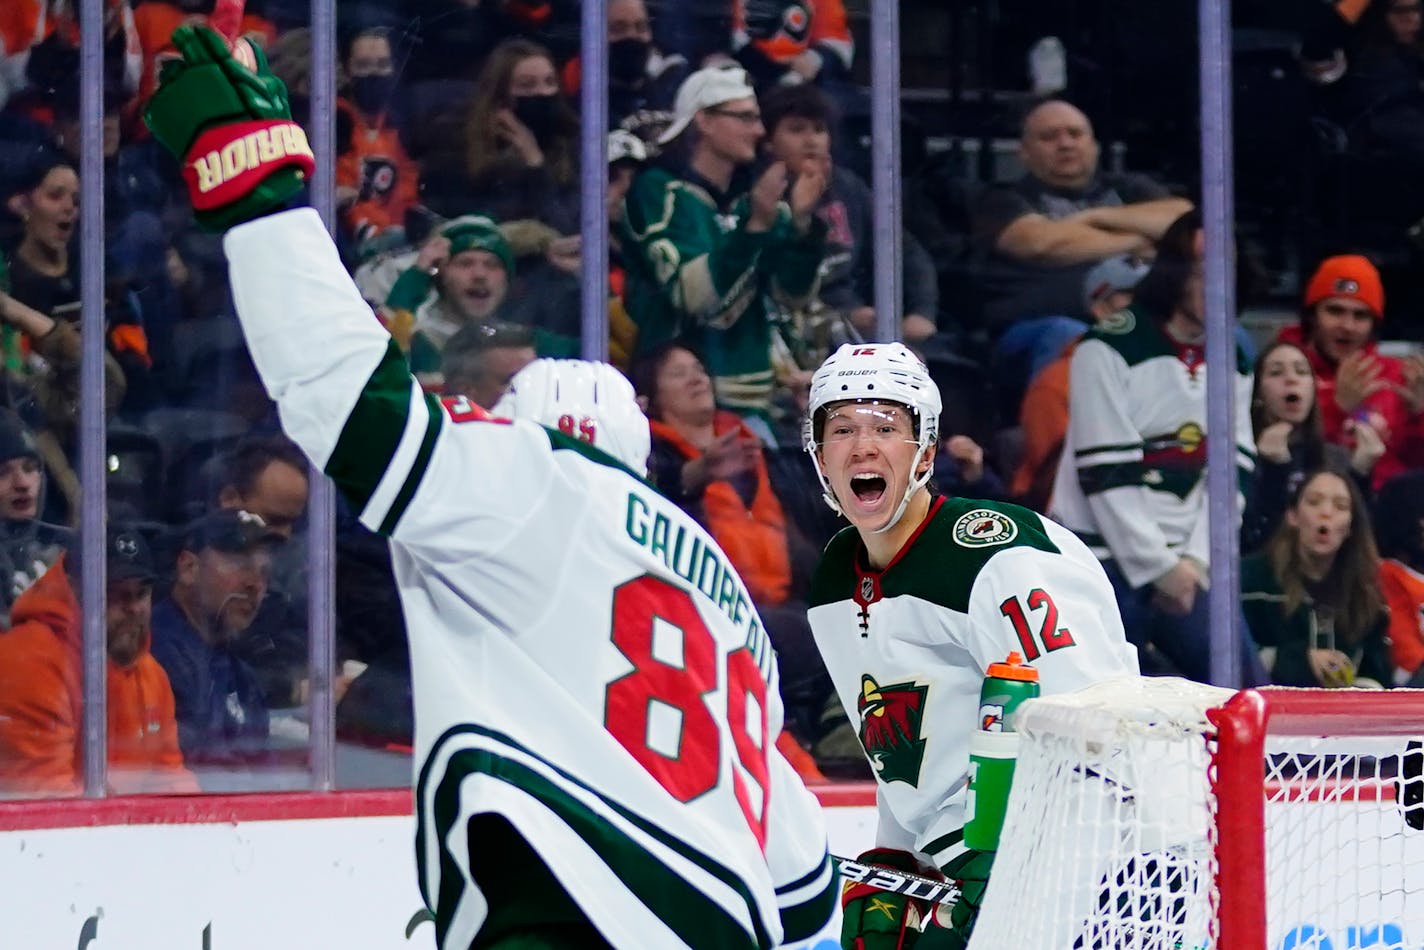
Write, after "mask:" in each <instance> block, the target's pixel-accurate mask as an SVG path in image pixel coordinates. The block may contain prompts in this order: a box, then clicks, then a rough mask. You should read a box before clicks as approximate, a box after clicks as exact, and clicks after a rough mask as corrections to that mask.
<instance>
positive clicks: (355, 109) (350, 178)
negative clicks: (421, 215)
mask: <svg viewBox="0 0 1424 950" xmlns="http://www.w3.org/2000/svg"><path fill="white" fill-rule="evenodd" d="M342 65H343V66H344V67H345V70H346V76H347V80H346V85H345V88H344V89H343V90H342V95H341V97H340V98H339V99H337V101H336V107H337V116H338V121H337V131H338V145H337V147H338V157H337V160H336V187H337V193H338V198H339V200H340V202H341V203H342V205H343V208H342V219H341V220H342V224H343V225H344V226H345V228H346V231H347V234H348V235H349V236H350V237H351V238H353V239H354V240H355V241H356V242H357V243H358V244H359V243H360V242H361V241H362V240H364V239H367V238H371V237H374V236H375V235H376V234H378V233H380V232H382V231H384V230H386V229H387V228H391V227H402V226H403V225H404V222H405V213H406V210H407V209H409V208H411V207H414V206H415V205H416V204H418V203H419V202H420V168H419V166H417V165H416V163H415V162H414V161H413V160H412V159H411V157H410V154H409V153H408V152H407V151H406V143H405V141H404V129H403V128H402V125H401V121H402V116H401V114H400V104H401V100H400V77H399V75H398V74H397V72H396V68H395V56H394V51H393V50H392V48H391V39H390V36H389V34H388V33H387V32H386V30H384V29H369V30H362V31H360V32H359V33H356V34H355V35H354V36H352V37H350V39H349V40H348V41H347V43H346V49H345V55H344V56H343V57H342Z"/></svg>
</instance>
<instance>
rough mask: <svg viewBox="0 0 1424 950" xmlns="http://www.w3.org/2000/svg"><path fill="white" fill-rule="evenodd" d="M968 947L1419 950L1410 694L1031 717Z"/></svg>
mask: <svg viewBox="0 0 1424 950" xmlns="http://www.w3.org/2000/svg"><path fill="white" fill-rule="evenodd" d="M1017 729H1018V731H1019V733H1020V735H1021V736H1022V739H1021V746H1020V751H1019V761H1018V767H1017V771H1016V774H1015V776H1014V784H1013V790H1012V792H1011V795H1010V800H1009V813H1008V818H1007V820H1006V822H1005V825H1004V830H1003V837H1002V839H1001V844H1000V850H999V852H998V855H997V857H996V859H995V863H994V870H993V873H992V876H991V880H990V884H989V889H988V893H987V894H986V896H985V901H984V905H983V910H982V912H981V914H980V917H979V920H978V923H977V925H976V927H975V931H974V938H973V941H972V942H971V944H970V947H971V950H1004V948H1009V947H1013V948H1023V950H1065V948H1074V950H1077V948H1085V950H1086V948H1103V950H1108V948H1112V950H1118V948H1136V950H1177V948H1183V950H1197V948H1226V950H1265V948H1269V950H1284V948H1292V947H1299V948H1312V950H1346V948H1351V950H1353V948H1365V947H1379V948H1381V950H1384V948H1398V950H1404V948H1409V950H1414V948H1417V947H1420V946H1424V774H1422V773H1424V751H1421V742H1420V740H1421V737H1424V695H1421V694H1420V692H1419V691H1414V690H1392V691H1388V692H1378V691H1375V692H1370V691H1363V690H1277V689H1263V690H1258V691H1248V692H1243V693H1240V694H1235V693H1233V692H1232V691H1231V690H1224V689H1218V688H1215V687H1210V686H1203V685H1200V684H1197V683H1191V682H1188V681H1185V680H1179V679H1170V678H1136V679H1125V680H1116V681H1109V682H1106V683H1103V684H1100V685H1097V686H1093V687H1090V688H1088V689H1086V690H1083V691H1081V692H1078V693H1073V694H1068V695H1059V696H1052V697H1045V698H1043V699H1038V700H1033V701H1031V702H1029V703H1027V704H1025V706H1024V707H1023V709H1022V710H1021V711H1020V713H1019V718H1018V721H1017Z"/></svg>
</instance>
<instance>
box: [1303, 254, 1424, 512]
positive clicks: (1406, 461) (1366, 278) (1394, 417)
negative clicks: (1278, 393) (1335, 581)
mask: <svg viewBox="0 0 1424 950" xmlns="http://www.w3.org/2000/svg"><path fill="white" fill-rule="evenodd" d="M1383 320H1384V285H1383V283H1382V282H1381V281H1380V275H1379V271H1378V270H1377V269H1376V268H1375V266H1374V264H1372V263H1370V261H1369V259H1368V258H1365V257H1363V256H1361V255H1359V254H1341V255H1338V256H1336V257H1329V258H1326V259H1325V260H1324V261H1322V262H1321V263H1320V266H1319V267H1318V268H1317V269H1316V271H1315V273H1314V274H1313V275H1312V276H1311V278H1310V280H1309V282H1307V283H1306V285H1305V296H1304V298H1303V299H1302V307H1301V312H1300V325H1299V326H1298V327H1286V328H1285V329H1283V330H1282V331H1281V332H1280V334H1279V339H1281V340H1285V341H1288V342H1291V343H1295V344H1297V345H1299V346H1300V347H1301V348H1302V349H1303V350H1304V351H1305V355H1306V357H1307V358H1308V359H1309V360H1310V366H1311V369H1312V370H1313V371H1314V373H1315V390H1316V403H1317V404H1318V405H1319V406H1320V421H1321V425H1322V427H1323V428H1324V430H1325V438H1326V439H1327V440H1328V441H1331V442H1335V443H1338V444H1340V445H1344V446H1346V447H1350V446H1352V445H1353V444H1354V440H1355V436H1354V434H1353V433H1354V430H1355V427H1357V426H1361V425H1369V426H1373V427H1374V428H1375V430H1376V432H1378V434H1379V435H1380V436H1381V438H1382V439H1383V440H1384V442H1385V451H1384V455H1383V456H1381V457H1380V460H1379V461H1378V462H1376V463H1375V468H1374V473H1373V475H1372V481H1373V483H1374V485H1375V487H1376V488H1378V487H1379V486H1380V485H1382V484H1384V482H1386V481H1388V480H1389V478H1390V477H1392V476H1394V475H1398V474H1399V473H1400V472H1403V471H1405V470H1407V469H1409V468H1417V467H1419V466H1420V465H1421V464H1424V438H1421V435H1424V433H1422V432H1421V422H1420V412H1421V410H1424V361H1421V360H1420V359H1419V358H1418V357H1413V358H1411V359H1410V360H1408V361H1401V360H1399V359H1396V358H1395V357H1392V356H1386V355H1385V354H1383V353H1381V352H1379V347H1378V340H1379V328H1380V324H1381V323H1382V322H1383Z"/></svg>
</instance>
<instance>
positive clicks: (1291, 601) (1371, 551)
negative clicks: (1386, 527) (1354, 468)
mask: <svg viewBox="0 0 1424 950" xmlns="http://www.w3.org/2000/svg"><path fill="white" fill-rule="evenodd" d="M1323 475H1330V476H1333V477H1335V478H1338V479H1340V480H1341V481H1342V482H1344V483H1345V489H1346V491H1348V492H1349V493H1350V533H1349V534H1347V535H1346V536H1345V540H1344V541H1342V542H1341V543H1340V550H1339V551H1337V552H1335V560H1334V562H1333V563H1332V564H1331V565H1330V572H1329V573H1328V574H1326V575H1325V577H1324V578H1322V579H1321V582H1320V589H1321V595H1320V599H1319V600H1318V601H1316V604H1317V606H1320V607H1326V608H1329V609H1331V610H1332V611H1333V612H1334V616H1335V631H1336V633H1337V634H1338V635H1339V637H1340V639H1341V640H1342V641H1343V642H1345V643H1349V644H1355V643H1358V642H1359V641H1360V640H1361V639H1363V638H1364V636H1365V634H1367V633H1369V631H1370V628H1371V627H1372V626H1374V624H1375V622H1376V620H1378V618H1379V615H1380V612H1381V611H1383V610H1384V597H1383V595H1382V594H1381V593H1380V588H1379V551H1378V549H1377V548H1376V547H1375V536H1374V531H1373V530H1372V529H1371V527H1370V515H1369V512H1368V511H1367V510H1366V508H1365V499H1364V497H1363V496H1362V495H1361V494H1360V490H1359V488H1357V487H1356V486H1355V482H1354V479H1352V478H1351V477H1350V476H1349V475H1348V474H1346V473H1343V472H1340V471H1337V470H1335V469H1333V468H1318V469H1315V470H1314V471H1312V472H1310V473H1309V474H1308V475H1306V477H1305V478H1303V479H1301V481H1300V485H1299V486H1297V488H1296V490H1295V493H1294V494H1293V495H1292V496H1291V499H1290V507H1291V508H1292V509H1296V508H1298V507H1299V506H1300V502H1301V499H1302V498H1304V497H1305V492H1306V489H1307V488H1309V487H1310V484H1311V483H1312V482H1314V481H1315V480H1316V479H1317V478H1320V477H1321V476H1323ZM1266 556H1267V557H1268V558H1269V559H1270V562H1271V571H1272V573H1274V574H1275V575H1276V580H1277V581H1278V582H1279V583H1280V585H1281V593H1282V594H1284V595H1285V603H1284V604H1283V605H1282V608H1281V610H1282V612H1283V613H1284V614H1285V616H1287V617H1289V616H1290V615H1291V614H1293V613H1295V612H1296V610H1298V609H1299V608H1300V606H1301V605H1302V604H1304V603H1305V602H1306V601H1307V600H1308V595H1307V593H1306V589H1305V588H1306V576H1305V559H1304V558H1303V557H1302V556H1301V551H1300V530H1299V529H1298V528H1296V527H1293V526H1292V525H1291V524H1290V522H1289V521H1287V520H1285V519H1282V520H1281V524H1280V527H1278V528H1277V529H1276V533H1275V534H1273V535H1271V539H1270V540H1269V541H1267V542H1266Z"/></svg>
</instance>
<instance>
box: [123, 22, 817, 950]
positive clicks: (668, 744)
mask: <svg viewBox="0 0 1424 950" xmlns="http://www.w3.org/2000/svg"><path fill="white" fill-rule="evenodd" d="M173 40H174V45H175V48H176V49H177V50H178V52H179V53H180V54H181V57H182V58H181V60H178V61H176V62H175V63H173V64H172V65H170V66H168V67H166V68H165V70H164V75H163V81H162V85H161V88H160V89H159V90H158V92H157V93H156V94H155V95H154V97H153V99H152V101H151V103H150V105H149V108H148V112H147V116H146V118H147V121H148V124H149V126H150V128H152V130H153V132H154V135H155V137H156V138H157V139H158V140H159V141H160V142H162V143H163V144H164V145H165V146H166V147H168V148H169V149H170V150H172V151H173V152H175V153H176V154H177V155H178V157H179V158H180V159H181V160H182V162H183V169H184V173H185V176H186V177H187V180H188V183H189V186H190V191H191V193H192V198H193V205H194V208H195V211H196V213H197V214H198V217H199V221H200V223H202V224H204V225H206V226H208V227H210V228H213V229H227V235H226V238H225V240H224V249H225V251H226V253H227V257H228V263H229V267H230V274H231V282H232V289H233V298H234V300H235V302H236V305H237V312H238V316H239V318H240V320H241V323H242V329H243V333H244V335H245V337H246V340H247V343H248V346H249V348H250V350H251V352H252V357H253V360H254V362H255V364H256V366H257V368H258V371H259V372H260V373H261V376H262V380H263V382H264V384H265V385H266V387H267V390H268V392H269V393H270V394H271V396H272V397H273V398H274V399H275V400H276V401H277V404H278V408H279V411H280V413H281V419H282V425H283V428H284V429H285V430H286V431H287V433H288V435H290V436H291V438H292V439H294V440H295V441H296V442H297V444H298V445H300V446H301V447H302V449H303V451H305V452H306V453H307V455H308V456H309V457H310V458H311V460H312V462H313V463H314V464H315V465H316V466H318V467H319V468H321V469H322V470H323V471H324V472H325V473H326V474H327V475H329V476H330V477H331V478H332V479H333V480H334V481H335V483H336V485H337V487H338V488H339V489H340V490H341V492H342V493H343V494H344V495H345V497H346V499H347V500H348V501H349V502H350V504H351V506H352V507H353V508H354V509H355V510H356V511H358V512H359V513H360V518H361V521H362V522H363V523H364V524H366V525H367V526H369V527H370V528H372V529H375V530H378V531H380V532H381V533H383V534H385V535H386V536H388V537H389V538H390V541H391V548H392V559H393V562H394V566H395V572H396V579H397V582H398V584H399V588H400V596H401V602H402V607H403V610H404V612H405V619H406V624H407V627H408V628H409V630H410V649H411V669H412V676H413V679H414V687H415V713H416V736H415V746H416V748H415V762H416V768H417V773H416V783H415V803H416V804H415V807H416V813H417V837H416V856H417V866H418V872H419V879H420V887H421V891H422V893H423V894H424V897H425V900H426V902H427V904H428V905H429V907H430V909H431V911H432V912H433V914H434V917H435V923H436V931H437V935H438V941H439V946H440V947H441V948H442V950H466V948H471V947H501V948H535V947H539V948H562V947H579V948H582V947H606V946H614V947H637V948H684V947H709V948H711V947H716V948H722V947H746V948H751V947H773V946H779V945H783V944H785V943H793V942H796V941H801V940H805V939H807V938H808V937H811V936H813V935H816V934H818V933H821V932H823V931H824V930H825V929H827V928H828V927H834V926H835V922H836V921H835V917H836V912H837V906H836V905H837V901H836V889H837V880H836V876H835V873H834V870H833V868H832V865H831V862H830V859H829V857H828V855H827V851H826V832H825V828H824V824H823V821H822V817H821V813H820V809H819V805H818V804H817V803H816V801H815V799H814V798H813V797H812V796H811V794H810V793H809V792H808V791H807V790H806V788H805V787H804V786H802V785H801V784H800V782H799V780H798V779H797V778H796V776H795V774H794V773H793V772H792V770H791V768H790V767H789V766H788V765H787V763H786V762H785V760H784V759H782V758H781V756H780V755H779V754H778V753H777V751H776V750H775V748H774V746H773V744H772V742H771V738H772V737H774V736H776V735H777V734H778V732H779V730H780V729H781V720H782V710H781V703H780V700H779V698H778V695H777V674H776V664H775V658H774V656H773V653H772V649H771V645H770V643H769V642H768V640H767V637H766V635H765V633H764V631H763V630H762V629H761V626H760V622H759V619H758V617H757V614H756V611H755V609H754V608H753V607H752V604H751V599H750V597H748V595H747V592H746V589H745V587H744V585H743V584H742V582H741V580H740V579H739V578H738V577H737V575H736V573H735V572H734V571H733V570H732V568H731V566H730V564H729V563H728V561H727V559H726V557H725V556H724V555H723V553H722V551H721V550H720V549H719V548H718V547H717V544H716V542H715V541H713V540H712V538H711V536H710V535H708V534H707V532H706V531H704V530H703V529H702V528H700V527H699V526H698V525H697V524H696V523H695V522H694V521H693V520H692V519H691V518H689V517H688V516H686V515H684V514H683V513H682V512H681V511H680V510H679V509H678V508H677V506H676V505H674V504H672V503H671V502H669V501H667V500H666V499H664V498H662V497H661V496H660V495H658V494H657V492H655V491H654V490H653V489H652V488H651V487H650V486H649V485H648V484H647V483H646V482H645V481H644V480H643V479H642V478H641V477H640V476H641V475H642V474H643V471H644V465H645V463H646V457H647V453H648V448H649V437H648V428H647V421H646V419H645V418H644V417H643V416H642V414H641V413H640V412H639V410H638V408H637V405H636V403H635V401H634V396H633V391H632V387H631V386H630V385H629V384H628V382H627V381H626V380H624V379H623V378H622V377H621V376H619V375H618V374H617V373H616V371H614V370H613V369H612V368H611V367H608V366H606V365H604V364H593V363H580V362H573V361H568V362H565V361H560V362H551V361H539V362H536V363H534V364H531V365H530V366H529V367H526V368H525V369H524V370H523V371H521V372H520V373H519V374H518V375H517V376H516V377H515V379H514V382H513V387H512V390H511V392H510V393H509V394H508V395H507V396H506V398H505V400H504V401H502V402H501V404H500V409H501V410H502V411H504V412H508V413H509V414H510V415H512V416H513V417H515V418H514V421H513V422H508V421H501V420H497V419H495V418H493V417H491V416H490V415H488V414H486V413H485V412H484V411H483V410H480V409H479V408H478V407H476V406H474V405H473V404H471V403H469V402H468V401H466V400H464V399H461V398H458V397H452V398H449V399H446V400H443V401H441V400H437V399H436V398H435V397H433V396H430V395H427V394H424V393H422V392H421V390H420V387H419V386H418V385H417V383H416V381H415V380H414V379H413V378H412V377H411V375H410V373H409V371H408V369H407V367H406V363H405V360H404V359H403V358H402V356H401V354H400V351H399V350H398V349H397V348H396V346H395V344H394V343H393V342H392V341H391V339H390V337H389V335H388V334H387V333H386V331H385V330H384V329H383V328H382V327H381V325H380V323H378V322H377V321H376V319H375V317H374V316H373V315H372V313H371V310H370V307H369V306H367V305H366V303H365V302H364V301H363V300H362V299H361V295H360V294H359V293H358V292H357V290H356V288H355V286H354V285H353V284H352V282H351V280H350V278H349V277H348V276H347V274H346V271H345V270H344V269H343V267H342V264H341V261H340V259H339V258H338V256H337V253H336V249H335V247H334V246H333V245H332V242H331V240H330V238H329V237H328V235H327V232H326V229H325V227H323V225H322V222H321V220H320V219H319V218H318V217H317V215H316V213H315V212H314V211H312V210H310V209H308V208H302V207H292V206H293V205H294V204H296V203H297V202H298V200H299V197H298V193H299V190H300V186H301V182H302V179H303V178H304V176H305V175H306V174H308V173H309V172H310V171H311V168H312V156H311V153H310V150H309V149H307V148H306V139H305V136H304V135H303V134H302V131H301V129H300V128H298V127H297V126H295V125H294V124H293V123H292V122H291V120H290V118H289V112H288V109H287V100H286V91H285V89H284V88H283V87H282V85H281V83H280V82H279V81H278V80H276V79H275V78H274V77H272V75H271V73H270V72H269V71H268V69H267V66H266V62H265V60H264V59H263V58H262V55H261V53H260V52H257V53H255V54H253V52H252V51H251V50H243V53H244V58H247V59H250V60H251V61H252V63H253V66H254V68H253V69H251V70H249V69H248V68H245V67H244V66H243V65H242V64H241V63H239V62H238V61H237V60H236V59H234V56H233V55H232V51H231V48H230V47H229V45H228V43H227V41H225V40H224V39H223V38H222V37H220V36H219V35H218V34H216V33H214V32H212V31H211V30H208V29H207V28H205V27H184V28H181V29H179V30H178V31H177V32H176V33H175V34H174V37H173ZM529 420H538V421H542V422H551V423H553V424H554V427H553V428H549V429H546V428H543V427H542V426H540V425H537V424H535V423H534V422H533V421H529Z"/></svg>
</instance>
